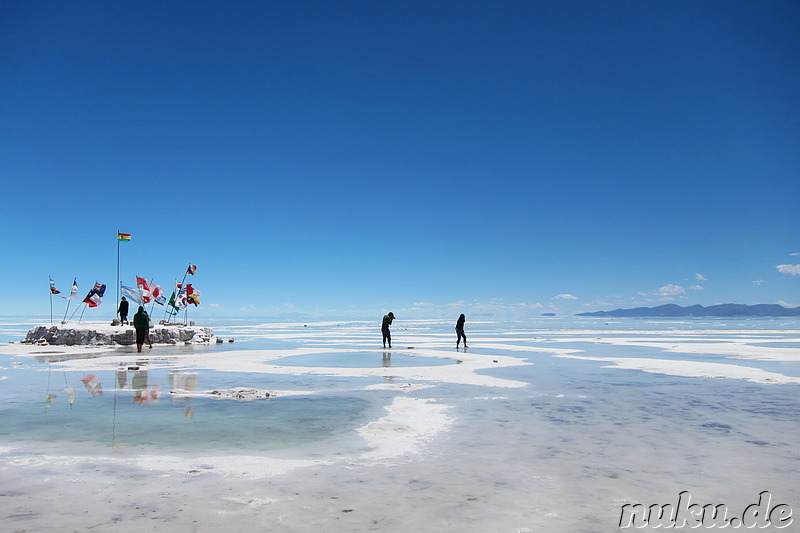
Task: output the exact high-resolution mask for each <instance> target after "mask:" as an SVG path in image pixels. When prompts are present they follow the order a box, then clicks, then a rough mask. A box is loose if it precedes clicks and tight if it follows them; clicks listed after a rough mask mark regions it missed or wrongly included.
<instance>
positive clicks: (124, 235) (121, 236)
mask: <svg viewBox="0 0 800 533" xmlns="http://www.w3.org/2000/svg"><path fill="white" fill-rule="evenodd" d="M117 240H118V241H125V242H130V241H131V234H130V233H120V232H117Z"/></svg>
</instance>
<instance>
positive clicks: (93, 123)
mask: <svg viewBox="0 0 800 533" xmlns="http://www.w3.org/2000/svg"><path fill="white" fill-rule="evenodd" d="M799 21H800V4H798V3H797V2H794V1H786V2H782V1H770V2H737V1H719V2H666V1H660V2H659V1H653V2H640V1H612V2H588V1H587V2H527V1H526V2H508V1H505V2H504V1H500V2H495V1H493V2H474V1H458V2H454V1H452V2H451V1H447V2H444V1H443V2H427V1H426V2H368V1H363V2H350V1H342V2H304V1H293V2H271V1H262V2H244V1H243V2H235V3H221V2H207V1H192V2H179V1H174V2H146V1H145V2H68V3H65V2H46V1H45V2H21V1H17V2H13V1H6V2H3V3H2V4H0V65H1V66H2V79H3V82H2V84H0V120H2V124H3V133H2V141H1V142H0V175H1V176H2V178H3V179H2V183H3V185H2V198H3V207H2V209H0V221H1V222H2V229H1V230H0V248H2V250H3V259H2V262H1V263H0V275H2V277H3V279H4V280H5V281H6V282H5V284H4V290H3V291H2V299H0V314H15V313H25V314H33V313H38V314H47V313H49V307H48V296H47V277H48V275H49V276H52V277H53V278H54V280H55V281H56V283H57V286H58V287H59V288H60V289H61V290H62V291H65V292H66V291H68V289H69V285H70V284H71V282H72V279H73V277H77V279H78V284H79V286H80V288H81V289H80V292H81V296H83V295H84V293H85V292H86V291H88V289H89V288H90V286H91V285H92V284H93V283H94V282H95V281H100V282H102V283H106V284H107V285H108V286H109V292H108V293H107V295H111V296H114V291H113V285H114V284H115V278H116V253H117V242H116V232H117V230H120V231H123V232H127V233H131V234H132V235H133V239H132V241H131V242H130V243H124V244H123V245H122V246H121V257H122V262H121V275H122V280H123V282H125V283H126V284H133V277H134V276H135V275H140V276H146V277H148V278H154V279H155V281H156V282H159V283H161V284H162V285H169V284H171V283H172V282H173V280H174V279H175V278H176V277H180V276H181V275H182V273H183V271H184V270H185V268H186V265H188V264H189V263H193V264H196V265H197V267H198V272H197V275H196V276H195V277H194V279H193V281H194V284H195V286H196V287H197V288H198V289H200V290H201V291H202V304H201V306H200V307H199V308H197V309H196V310H193V311H192V312H193V313H194V314H195V316H198V317H200V316H234V315H237V316H252V317H261V316H264V317H284V318H285V317H315V316H318V317H337V316H341V317H371V316H373V315H376V314H381V315H382V314H383V313H385V312H386V311H388V310H394V311H395V313H396V314H398V316H402V317H403V318H416V317H419V318H422V317H438V316H444V317H447V316H451V315H453V316H457V314H458V313H460V312H465V313H467V314H468V316H490V315H492V314H494V316H508V317H516V318H524V317H526V316H536V315H539V314H541V313H544V312H556V313H558V314H571V313H575V312H581V311H592V310H600V309H609V308H611V309H613V308H617V307H634V306H638V305H659V304H661V303H668V302H673V303H678V304H680V305H691V304H696V303H699V304H703V305H710V304H714V303H723V302H734V303H748V304H750V303H784V304H786V305H800V275H798V274H800V266H798V265H800V255H798V253H800V238H799V233H798V230H799V229H800V208H798V198H800V176H799V175H798V169H800V120H799V119H800V113H798V111H799V110H798V105H799V102H800V99H798V96H797V95H798V94H800V69H799V68H798V65H800V32H798V31H797V27H798V22H799ZM779 267H780V268H779ZM112 302H113V298H107V299H106V301H104V303H103V305H101V307H100V308H98V309H97V310H92V311H91V312H92V313H94V315H96V316H97V317H101V316H104V314H109V313H113V309H112V307H113V303H112Z"/></svg>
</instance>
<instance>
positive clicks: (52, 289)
mask: <svg viewBox="0 0 800 533" xmlns="http://www.w3.org/2000/svg"><path fill="white" fill-rule="evenodd" d="M48 279H49V280H50V294H61V291H60V290H58V289H56V282H55V281H53V278H51V277H49V276H48Z"/></svg>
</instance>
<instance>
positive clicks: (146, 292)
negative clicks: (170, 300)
mask: <svg viewBox="0 0 800 533" xmlns="http://www.w3.org/2000/svg"><path fill="white" fill-rule="evenodd" d="M136 286H137V287H138V288H139V294H141V295H142V301H143V302H144V303H146V304H148V303H150V300H151V299H152V298H151V297H150V284H149V283H147V280H146V279H144V278H140V277H139V276H136Z"/></svg>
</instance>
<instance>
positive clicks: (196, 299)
mask: <svg viewBox="0 0 800 533" xmlns="http://www.w3.org/2000/svg"><path fill="white" fill-rule="evenodd" d="M186 301H187V302H188V303H190V304H194V306H195V307H197V306H198V305H200V291H198V290H197V289H195V288H194V287H192V284H191V283H187V284H186Z"/></svg>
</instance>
